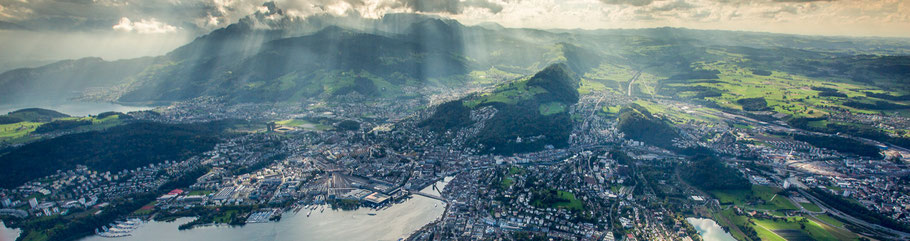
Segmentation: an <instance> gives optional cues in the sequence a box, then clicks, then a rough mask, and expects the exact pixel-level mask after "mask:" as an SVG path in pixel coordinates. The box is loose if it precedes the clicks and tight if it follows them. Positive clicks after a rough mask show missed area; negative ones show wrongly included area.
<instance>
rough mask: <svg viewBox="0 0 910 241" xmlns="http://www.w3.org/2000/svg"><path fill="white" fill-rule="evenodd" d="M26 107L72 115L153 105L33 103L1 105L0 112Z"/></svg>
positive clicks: (147, 108)
mask: <svg viewBox="0 0 910 241" xmlns="http://www.w3.org/2000/svg"><path fill="white" fill-rule="evenodd" d="M25 108H42V109H49V110H55V111H58V112H61V113H64V114H67V115H71V116H88V115H97V114H100V113H104V112H108V111H117V112H124V113H126V112H130V111H140V110H150V109H152V108H153V107H148V106H130V105H122V104H117V103H108V102H69V103H33V104H28V105H22V104H16V105H0V114H6V113H9V112H12V111H16V110H20V109H25Z"/></svg>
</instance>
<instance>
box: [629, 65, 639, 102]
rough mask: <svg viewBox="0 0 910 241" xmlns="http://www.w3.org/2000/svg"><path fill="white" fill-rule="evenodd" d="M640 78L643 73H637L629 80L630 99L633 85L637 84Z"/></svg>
mask: <svg viewBox="0 0 910 241" xmlns="http://www.w3.org/2000/svg"><path fill="white" fill-rule="evenodd" d="M639 76H641V71H636V72H635V74H634V75H632V78H631V79H629V89H628V91H629V93H628V95H629V96H630V97H631V96H632V84H633V83H635V81H636V80H638V77H639Z"/></svg>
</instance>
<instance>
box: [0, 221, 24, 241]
mask: <svg viewBox="0 0 910 241" xmlns="http://www.w3.org/2000/svg"><path fill="white" fill-rule="evenodd" d="M18 237H19V229H12V228H7V227H6V224H4V223H3V221H0V241H13V240H16V238H18Z"/></svg>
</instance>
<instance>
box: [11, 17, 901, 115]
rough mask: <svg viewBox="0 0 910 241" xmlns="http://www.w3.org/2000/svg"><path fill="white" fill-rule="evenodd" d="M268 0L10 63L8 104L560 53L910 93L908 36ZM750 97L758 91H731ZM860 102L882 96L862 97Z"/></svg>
mask: <svg viewBox="0 0 910 241" xmlns="http://www.w3.org/2000/svg"><path fill="white" fill-rule="evenodd" d="M263 7H264V9H267V11H257V12H256V13H254V14H252V15H250V16H247V17H244V18H241V19H240V20H239V21H238V22H236V23H233V24H231V25H229V26H227V27H225V28H222V29H218V30H214V31H212V32H211V33H209V34H206V35H203V36H200V37H198V38H197V39H195V40H194V41H192V42H190V43H188V44H186V45H184V46H181V47H179V48H177V49H175V50H174V51H172V52H170V53H168V54H165V55H162V56H154V57H145V58H138V59H129V60H118V61H105V60H101V59H99V58H85V59H78V60H65V61H61V62H57V63H53V64H49V65H45V66H41V67H37V68H23V69H15V70H11V71H8V72H5V73H3V74H0V103H9V104H16V103H29V102H32V101H35V100H55V101H68V100H70V99H74V98H76V99H80V100H94V101H121V102H158V101H163V102H170V101H182V100H188V99H192V98H196V97H200V96H217V97H224V99H227V100H229V101H232V102H271V101H296V100H300V99H306V98H316V99H322V100H341V99H345V98H338V97H339V96H348V95H356V96H363V97H364V98H396V97H402V96H406V97H419V96H418V95H421V94H426V92H425V91H414V90H427V89H433V87H444V88H454V89H458V88H465V87H488V86H492V85H496V84H499V83H503V82H504V81H507V80H509V79H511V78H514V77H515V76H522V75H530V74H534V73H535V72H536V71H537V70H540V69H543V68H545V67H547V66H549V65H551V64H553V63H565V65H566V66H567V67H568V68H569V69H570V70H571V71H572V72H575V73H577V74H578V75H579V76H580V77H583V78H585V79H586V80H589V81H595V82H600V84H603V85H604V86H607V87H608V88H614V87H615V88H620V89H622V88H626V87H624V83H623V82H627V81H629V78H630V77H631V76H632V75H634V73H636V72H641V73H642V74H644V75H646V76H648V77H647V78H648V79H644V80H641V81H638V82H635V84H636V85H637V86H630V85H625V86H628V87H632V88H635V89H637V90H639V91H638V93H640V94H642V95H641V96H645V95H647V96H662V97H668V98H678V99H682V100H687V101H688V100H692V101H697V102H699V103H704V104H707V105H715V104H720V105H722V104H723V103H726V102H730V101H726V100H718V99H717V97H722V95H724V94H723V93H724V91H723V90H722V89H721V88H717V84H713V85H708V84H705V83H706V82H708V83H725V84H730V85H734V84H738V83H735V81H734V80H735V79H740V80H741V79H743V78H735V79H731V78H729V77H728V78H723V76H724V74H725V73H734V72H735V71H736V70H737V68H742V69H746V70H748V71H755V73H766V74H770V73H772V72H773V71H778V72H787V73H793V74H800V75H806V76H809V77H813V78H825V81H831V82H847V83H850V82H862V83H870V84H873V85H875V86H877V87H881V88H885V89H891V90H899V91H900V93H891V95H895V96H897V95H902V94H904V93H903V92H907V91H910V84H907V83H910V82H908V81H905V80H908V79H910V72H907V71H906V69H907V68H908V66H910V65H908V64H907V59H908V58H907V57H906V55H907V54H910V52H908V51H907V50H906V47H905V46H908V45H910V43H908V42H907V41H906V40H901V39H876V38H865V39H857V38H835V37H811V36H795V35H783V34H767V33H753V32H735V31H707V30H691V29H681V28H653V29H631V30H630V29H619V30H538V29H512V28H503V27H501V26H496V25H490V24H484V25H477V26H465V25H462V24H461V23H459V22H458V21H455V20H451V19H445V18H442V17H438V16H431V15H426V14H407V13H398V14H388V15H385V16H383V17H382V18H379V19H368V18H358V17H350V16H332V15H328V14H317V15H313V16H308V17H295V16H291V15H288V14H285V13H284V11H282V10H281V9H279V8H277V7H276V6H275V5H274V4H270V3H266V4H265V5H263ZM882 55H892V56H893V57H888V56H882ZM730 56H743V57H742V58H743V60H748V61H736V62H735V63H733V65H735V67H736V68H729V67H725V68H726V69H720V70H723V71H720V72H723V73H720V74H715V75H711V76H708V75H703V73H706V71H713V70H714V69H718V68H720V65H719V64H720V63H722V62H727V61H728V60H729V58H730ZM736 73H738V72H736ZM728 75H729V74H728ZM718 76H721V77H718ZM731 81H732V82H731ZM645 85H647V86H645ZM621 86H623V87H621ZM444 88H443V89H444ZM752 97H757V96H739V95H735V97H732V98H752ZM870 97H871V96H870ZM711 98H714V99H711ZM873 98H877V97H873ZM735 101H736V100H733V102H735ZM856 101H858V103H876V102H875V101H876V99H868V98H865V99H858V100H856ZM856 101H855V102H856ZM889 101H890V100H889ZM706 102H713V103H706ZM769 103H773V101H772V100H770V99H769ZM857 106H860V107H859V108H865V107H863V106H866V105H857ZM769 107H771V106H769ZM733 108H734V109H736V108H737V107H736V106H734V107H733ZM901 108H902V107H901ZM866 109H868V108H866Z"/></svg>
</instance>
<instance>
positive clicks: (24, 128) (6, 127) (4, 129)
mask: <svg viewBox="0 0 910 241" xmlns="http://www.w3.org/2000/svg"><path fill="white" fill-rule="evenodd" d="M41 124H44V123H39V122H19V123H13V124H3V125H0V140H10V139H16V138H20V137H23V136H25V135H27V134H28V133H31V132H32V131H35V128H38V126H40V125H41Z"/></svg>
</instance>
